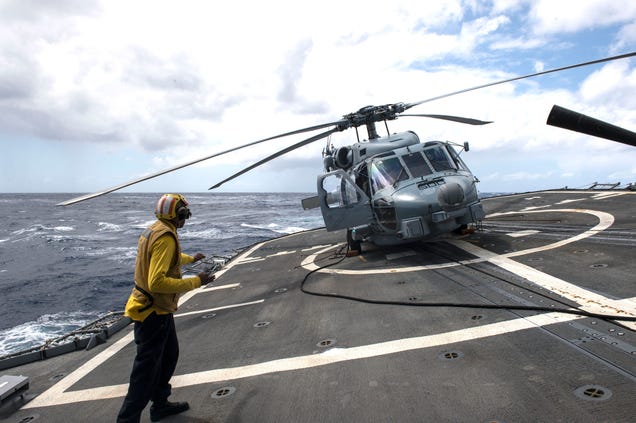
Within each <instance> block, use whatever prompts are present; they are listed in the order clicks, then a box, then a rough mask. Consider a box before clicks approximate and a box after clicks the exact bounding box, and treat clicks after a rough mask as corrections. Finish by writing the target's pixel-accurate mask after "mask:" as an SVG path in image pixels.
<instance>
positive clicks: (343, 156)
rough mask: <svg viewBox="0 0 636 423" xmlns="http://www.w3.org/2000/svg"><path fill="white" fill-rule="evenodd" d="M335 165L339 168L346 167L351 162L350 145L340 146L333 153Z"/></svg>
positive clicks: (349, 165)
mask: <svg viewBox="0 0 636 423" xmlns="http://www.w3.org/2000/svg"><path fill="white" fill-rule="evenodd" d="M335 161H336V163H335V164H336V167H337V168H339V169H348V168H350V167H351V165H352V164H353V153H352V152H351V147H349V146H346V147H340V148H338V149H337V150H336V154H335Z"/></svg>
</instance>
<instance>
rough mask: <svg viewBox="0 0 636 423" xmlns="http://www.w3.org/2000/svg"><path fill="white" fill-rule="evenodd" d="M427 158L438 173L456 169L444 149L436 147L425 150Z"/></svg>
mask: <svg viewBox="0 0 636 423" xmlns="http://www.w3.org/2000/svg"><path fill="white" fill-rule="evenodd" d="M424 154H425V155H426V158H427V159H428V160H429V161H430V162H431V164H432V165H433V168H434V169H435V171H436V172H442V171H444V170H451V169H456V167H455V164H454V163H453V162H451V160H450V158H449V157H448V155H446V153H445V152H444V150H443V149H442V147H440V146H435V147H430V148H426V149H424Z"/></svg>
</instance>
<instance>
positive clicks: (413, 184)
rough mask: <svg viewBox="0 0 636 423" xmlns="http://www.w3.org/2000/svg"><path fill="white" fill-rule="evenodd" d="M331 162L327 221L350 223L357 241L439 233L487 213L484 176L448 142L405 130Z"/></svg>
mask: <svg viewBox="0 0 636 423" xmlns="http://www.w3.org/2000/svg"><path fill="white" fill-rule="evenodd" d="M324 162H325V168H326V170H327V172H326V173H325V174H323V175H320V176H319V177H318V197H317V200H318V203H319V205H320V208H321V211H322V215H323V218H324V220H325V226H326V228H327V230H339V229H345V228H346V229H348V230H349V231H350V232H349V236H350V239H351V240H353V241H370V242H373V243H375V244H377V245H395V244H401V243H407V242H415V241H428V240H435V239H438V238H440V237H443V236H445V235H448V234H449V233H451V232H453V231H455V230H457V229H460V228H462V227H465V226H467V225H468V224H470V223H475V222H478V221H480V220H482V219H483V217H484V215H485V214H484V211H483V209H482V206H481V203H480V202H479V196H478V192H477V187H476V183H477V182H478V180H477V179H476V178H475V176H474V175H473V174H472V173H471V172H470V170H469V169H468V167H467V166H466V164H465V163H464V162H463V161H462V160H461V158H460V157H459V154H458V153H457V152H456V151H455V149H454V148H453V147H452V145H451V144H450V143H448V142H441V141H431V142H427V143H423V144H422V143H420V141H419V138H418V136H417V135H416V134H415V133H413V132H405V133H401V134H394V135H391V136H389V137H386V138H381V139H377V140H371V141H368V142H363V143H356V144H354V145H352V146H348V147H341V148H340V149H337V150H333V151H332V154H331V155H327V156H326V157H325V160H324ZM333 168H335V169H333Z"/></svg>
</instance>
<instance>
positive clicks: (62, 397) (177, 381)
mask: <svg viewBox="0 0 636 423" xmlns="http://www.w3.org/2000/svg"><path fill="white" fill-rule="evenodd" d="M577 318H578V317H577V316H572V315H567V316H566V315H563V314H559V313H548V314H542V315H537V316H531V317H527V318H518V319H514V320H508V321H504V322H498V323H492V324H489V325H483V326H479V327H474V328H467V329H460V330H456V331H451V332H446V333H441V334H435V335H426V336H419V337H414V338H402V339H396V340H392V341H386V342H380V343H376V344H369V345H362V346H359V347H351V348H334V349H331V350H327V351H326V352H325V353H322V354H311V355H304V356H298V357H289V358H282V359H279V360H272V361H266V362H263V363H258V364H251V365H247V366H239V367H231V368H225V369H212V370H206V371H201V372H196V373H190V374H184V375H176V376H173V377H172V379H171V381H170V383H171V385H172V387H173V388H180V387H186V386H192V385H201V384H212V383H217V382H221V381H228V380H234V379H241V378H246V377H254V376H259V375H264V374H270V373H277V372H287V371H294V370H303V369H308V368H313V367H318V366H326V365H329V364H335V363H340V362H344V361H351V360H361V359H365V358H372V357H380V356H384V355H389V354H397V353H401V352H405V351H412V350H417V349H422V348H430V347H437V346H442V345H447V344H453V343H457V342H464V341H471V340H475V339H481V338H487V337H491V336H497V335H503V334H507V333H511V332H517V331H521V330H527V329H532V328H537V327H542V326H546V325H550V324H555V323H562V322H567V321H571V320H575V319H577ZM127 337H130V339H132V334H129V335H127ZM123 341H124V339H122V340H120V341H119V342H120V343H123ZM114 346H115V345H113V347H114ZM105 352H106V351H104V353H105ZM102 354H103V353H102ZM111 355H112V354H111ZM96 358H97V357H96ZM91 361H93V360H91ZM87 364H88V363H87ZM85 367H86V365H84V366H82V367H81V368H80V369H78V371H76V372H74V373H73V374H72V375H75V376H74V377H72V378H71V377H70V376H71V375H69V376H67V377H66V378H64V379H62V381H60V382H58V383H57V384H56V385H55V386H54V387H53V388H51V389H49V390H48V391H46V392H45V393H44V394H42V395H40V396H38V397H36V398H35V399H34V400H33V401H31V402H30V403H28V404H27V405H25V406H24V407H23V409H24V408H36V407H50V406H54V405H61V404H71V403H76V402H81V401H96V400H103V399H108V398H117V397H123V396H125V395H126V392H127V390H128V384H120V385H110V386H102V387H99V388H92V389H83V390H79V391H70V392H65V391H66V390H67V389H68V388H70V387H71V386H72V385H73V384H74V383H75V382H76V381H77V380H79V379H80V378H81V377H83V375H84V374H82V373H83V372H82V371H81V370H83V369H84V368H85Z"/></svg>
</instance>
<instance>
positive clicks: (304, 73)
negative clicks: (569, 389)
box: [0, 0, 636, 190]
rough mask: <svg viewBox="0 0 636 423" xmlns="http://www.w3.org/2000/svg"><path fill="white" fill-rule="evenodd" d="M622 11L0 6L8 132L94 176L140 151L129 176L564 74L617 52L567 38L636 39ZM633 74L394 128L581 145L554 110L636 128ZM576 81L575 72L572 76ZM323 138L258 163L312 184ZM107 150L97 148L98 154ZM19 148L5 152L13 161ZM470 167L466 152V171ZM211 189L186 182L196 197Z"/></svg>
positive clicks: (328, 4) (466, 101) (497, 98)
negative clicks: (552, 120) (532, 75)
mask: <svg viewBox="0 0 636 423" xmlns="http://www.w3.org/2000/svg"><path fill="white" fill-rule="evenodd" d="M341 3H342V4H341ZM604 3H605V2H603V4H604ZM619 3H620V2H612V3H611V5H607V4H605V7H606V8H607V9H606V12H607V13H606V14H605V15H603V17H602V18H599V17H598V16H595V14H596V13H597V11H598V7H600V6H599V5H600V4H602V2H591V1H588V2H585V1H584V2H582V4H581V3H580V2H577V6H572V8H574V9H576V10H575V11H571V10H569V9H568V10H562V9H559V7H561V6H559V5H560V4H563V3H562V2H543V1H542V2H531V1H521V2H515V1H503V0H499V1H495V2H486V1H459V0H457V1H438V2H422V1H416V0H409V1H395V2H382V3H378V4H377V5H375V4H374V5H373V7H369V6H368V2H363V1H352V2H336V1H331V0H329V1H325V2H320V3H315V4H313V3H309V4H307V3H305V2H291V1H270V2H260V1H250V2H238V3H237V2H226V3H224V4H223V5H222V6H219V5H217V4H214V5H213V4H212V3H205V2H203V3H202V2H193V1H192V2H191V1H183V2H179V4H177V3H171V2H161V1H159V2H157V1H137V2H132V3H131V2H123V1H122V2H120V1H104V2H88V1H70V0H69V1H66V2H56V6H55V7H53V6H48V5H49V4H50V3H48V2H35V1H29V2H22V1H8V2H4V3H3V5H2V6H0V24H1V25H0V137H3V139H8V138H10V137H19V138H21V139H28V138H33V137H36V138H38V139H40V140H42V141H43V142H48V143H50V144H49V145H51V146H52V150H53V151H59V154H62V151H64V152H68V151H72V150H73V149H74V148H78V147H76V146H78V145H82V148H85V149H86V150H87V154H86V155H85V156H83V157H82V158H83V160H84V161H86V165H85V166H86V167H87V168H88V169H93V168H97V167H98V166H97V164H95V163H93V164H92V167H91V160H95V161H97V160H99V158H94V159H93V158H91V154H90V149H91V147H92V146H95V145H100V146H102V147H103V148H106V149H110V150H109V151H123V152H125V154H126V156H131V157H137V160H138V165H139V166H147V167H150V168H152V169H147V171H142V170H139V171H136V172H135V175H131V174H126V173H124V174H117V175H115V176H116V177H117V178H116V179H118V180H120V179H126V177H128V176H130V179H132V178H134V177H135V176H138V174H139V173H141V174H145V173H148V172H151V171H153V170H159V168H160V166H163V165H168V166H173V165H175V164H177V163H181V162H186V161H190V160H194V159H196V158H197V157H201V156H204V155H207V154H211V153H213V152H215V151H220V150H224V149H228V148H230V147H232V146H236V145H238V144H244V143H247V142H250V141H254V140H257V139H261V138H264V137H266V136H271V135H274V134H280V133H283V132H287V131H290V130H293V129H295V128H303V127H308V126H312V125H316V124H318V123H322V122H329V121H333V120H337V119H339V118H340V117H341V116H342V115H344V114H346V113H350V112H353V111H355V110H358V109H359V108H360V107H363V106H366V105H368V104H376V105H377V104H384V103H392V102H399V101H404V102H415V101H420V100H422V99H426V98H431V97H434V96H437V95H441V94H445V93H449V92H453V91H456V90H459V89H462V88H466V87H471V86H477V85H480V84H485V83H488V82H493V81H496V80H501V79H505V78H509V77H512V76H514V75H517V74H520V73H519V72H521V73H529V72H532V71H533V70H534V71H539V70H542V69H547V68H552V67H557V66H563V65H566V64H568V60H569V59H566V56H567V57H569V56H570V55H575V56H576V57H578V58H583V60H585V59H593V58H597V57H600V55H602V54H607V53H609V51H600V50H599V47H598V46H596V47H595V49H593V50H590V48H589V46H587V45H585V44H582V45H577V44H576V39H574V38H572V37H573V35H572V34H575V35H576V31H579V30H584V31H586V33H587V31H592V30H594V28H598V27H603V28H609V29H608V33H607V34H605V33H604V34H603V35H605V36H606V37H608V39H609V40H610V42H608V43H605V44H603V42H604V41H603V40H604V39H601V40H599V41H598V42H599V43H601V44H603V45H604V47H603V49H607V45H609V44H610V43H611V42H613V43H614V46H616V47H614V50H615V49H616V48H618V46H624V47H625V48H628V47H629V46H630V45H631V46H633V45H634V43H633V40H634V39H636V38H635V35H634V31H635V30H636V28H635V27H634V24H633V22H634V20H635V19H636V6H632V5H631V3H633V2H627V3H620V4H619ZM616 4H618V6H616ZM619 10H620V12H621V13H620V14H619V13H618V11H619ZM566 12H567V13H566ZM555 17H556V19H555ZM577 60H578V59H577ZM633 69H634V65H633V64H632V63H631V62H628V61H624V62H616V63H613V64H609V65H605V66H597V67H595V68H591V69H589V70H586V71H582V72H579V73H570V74H562V75H560V76H555V77H553V78H552V79H549V77H546V78H543V77H542V78H543V79H535V80H532V81H524V82H518V83H511V84H506V85H500V86H496V87H490V88H488V89H484V90H480V91H477V92H471V93H467V94H463V95H460V96H455V97H451V98H447V99H443V100H440V101H436V102H431V103H426V104H422V105H421V106H418V107H417V108H416V109H413V112H414V113H446V114H452V115H460V116H468V117H475V118H479V119H486V120H494V121H495V123H494V124H492V125H489V126H487V127H483V128H476V127H470V126H466V125H459V124H453V123H451V124H449V123H448V122H441V121H434V120H430V119H428V120H426V119H416V118H406V117H404V118H400V119H398V120H397V121H395V122H390V123H389V127H390V129H391V131H398V130H408V129H412V130H415V131H417V132H418V134H420V137H421V138H422V139H442V140H447V139H448V140H456V141H459V142H463V141H465V140H469V141H470V142H471V145H472V147H473V152H474V156H475V157H474V158H475V159H476V160H477V161H480V160H481V157H480V155H482V154H483V155H488V157H491V156H495V155H498V154H500V153H506V154H513V155H515V154H516V155H523V154H528V153H529V152H549V151H551V150H553V149H555V148H556V147H557V146H558V145H560V144H566V145H567V146H572V145H580V144H581V143H582V141H581V140H582V139H585V138H582V136H580V135H577V134H574V133H569V132H568V131H564V130H559V129H556V128H552V127H547V126H546V125H545V119H546V117H547V113H548V112H549V109H550V107H551V106H552V104H560V105H563V106H565V107H568V108H572V109H574V110H577V111H580V112H583V113H587V114H590V115H592V116H595V117H598V118H600V119H605V120H608V121H610V122H613V123H615V124H618V125H625V126H627V127H631V128H634V126H636V116H635V115H634V112H632V110H636V107H634V101H635V100H634V99H633V96H631V95H630V93H631V92H633V91H634V88H636V82H635V79H636V76H635V75H636V73H635V71H634V70H633ZM569 75H576V78H575V79H574V77H573V80H572V81H570V80H569V78H570V76H569ZM581 78H586V79H585V80H584V82H582V80H581ZM555 81H556V82H555ZM560 81H566V82H567V84H560ZM566 85H567V86H566ZM555 87H556V88H555ZM381 129H383V128H381ZM361 132H362V133H364V130H363V129H362V130H361ZM310 135H312V134H303V135H299V136H296V137H290V138H289V139H283V140H277V141H275V142H272V143H269V144H263V145H259V146H254V147H251V148H249V149H245V150H242V151H241V152H240V153H236V154H233V155H228V156H227V157H224V158H223V160H222V161H219V160H212V161H210V162H208V163H205V164H203V165H200V166H197V169H199V170H200V169H201V168H203V169H204V171H205V172H207V173H205V174H204V175H205V178H206V180H207V179H208V176H207V175H213V176H210V177H209V178H210V179H214V178H215V177H216V175H217V173H218V175H219V176H223V175H221V171H220V170H219V168H221V167H223V166H234V167H237V168H238V167H239V166H240V165H241V164H242V163H243V164H246V163H247V164H249V163H252V162H254V161H255V160H258V159H259V158H261V157H263V156H265V155H268V154H271V153H273V152H274V151H276V150H278V149H281V148H284V147H285V146H287V145H290V144H293V143H294V142H297V141H299V140H301V139H303V138H306V137H309V136H310ZM354 137H355V133H354V131H348V132H347V133H344V134H335V135H334V136H333V139H334V143H335V144H340V145H341V144H344V143H350V142H351V140H352V139H354ZM323 145H324V142H323V141H321V142H318V143H315V144H314V145H311V146H308V147H306V148H304V149H302V150H299V151H295V152H292V153H289V154H288V155H286V156H284V157H282V158H281V159H278V160H277V162H276V163H273V164H270V165H269V167H268V168H267V169H270V171H271V170H273V169H281V171H282V169H286V168H295V169H297V168H299V167H311V166H310V165H309V163H312V160H313V163H316V166H315V167H311V169H310V170H308V173H309V174H310V175H311V176H309V177H307V176H306V175H303V178H305V179H307V180H308V181H309V182H307V187H309V189H312V188H313V185H314V184H315V182H314V178H315V173H316V172H319V171H320V163H321V158H320V151H321V150H322V147H323ZM53 146H55V147H60V148H59V149H53ZM62 146H63V149H62V148H61V147H62ZM74 146H75V147H74ZM101 151H102V150H99V149H97V148H95V149H94V154H95V156H99V154H101ZM20 154H21V153H20V151H12V152H11V155H12V156H11V157H20ZM488 157H486V158H485V159H484V160H485V161H488V160H489V158H488ZM508 157H509V156H508ZM472 159H473V153H470V154H469V155H468V157H467V160H468V161H469V165H470V162H471V160H472ZM109 160H110V159H109ZM102 162H104V160H102ZM299 164H302V166H300V165H299ZM103 165H104V166H105V164H103ZM114 166H116V164H115V165H114ZM520 166H522V164H520ZM126 168H128V167H126ZM316 168H317V169H318V170H316ZM578 169H579V168H577V171H578V172H579V175H580V171H579V170H578ZM121 172H128V171H124V170H123V169H122V170H121ZM524 172H525V173H524ZM62 173H63V172H62V171H61V170H60V174H62ZM112 173H113V172H111V174H108V175H104V176H101V177H99V176H98V175H95V181H96V182H94V183H96V184H99V182H100V181H105V182H106V183H105V185H111V183H110V182H109V181H110V179H111V178H113V176H114V175H113V174H112ZM487 173H488V174H489V173H491V172H490V171H488V172H487ZM508 173H509V174H512V173H514V172H512V171H511V172H508ZM572 173H575V172H574V171H572ZM516 174H517V175H519V177H520V178H521V177H525V179H526V180H533V179H534V180H536V178H533V177H532V175H535V174H536V175H539V174H545V172H544V171H543V170H541V171H536V172H535V170H534V169H522V170H519V172H518V173H516ZM225 176H227V175H225ZM100 178H101V179H100ZM257 179H258V178H257ZM299 179H300V178H299ZM522 179H523V178H522ZM68 180H69V179H68V178H67V179H66V180H65V179H64V178H60V179H59V181H60V182H58V183H59V184H60V188H58V189H59V190H68V189H79V190H83V189H99V188H102V187H101V186H91V187H88V186H84V185H82V186H81V187H78V186H72V187H63V186H62V184H64V183H68ZM65 181H66V182H65ZM493 182H494V180H493ZM241 183H243V182H240V181H237V183H236V184H235V185H233V186H234V187H237V186H239V185H238V184H241ZM249 183H250V184H251V183H253V180H251V181H250V182H249ZM546 183H547V182H546ZM245 184H248V182H247V181H246V182H245ZM3 188H5V189H6V187H5V186H2V185H0V190H1V189H3ZM205 188H207V186H199V185H196V184H193V185H192V188H190V190H197V189H205ZM24 189H25V190H26V189H28V187H26V188H24Z"/></svg>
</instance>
